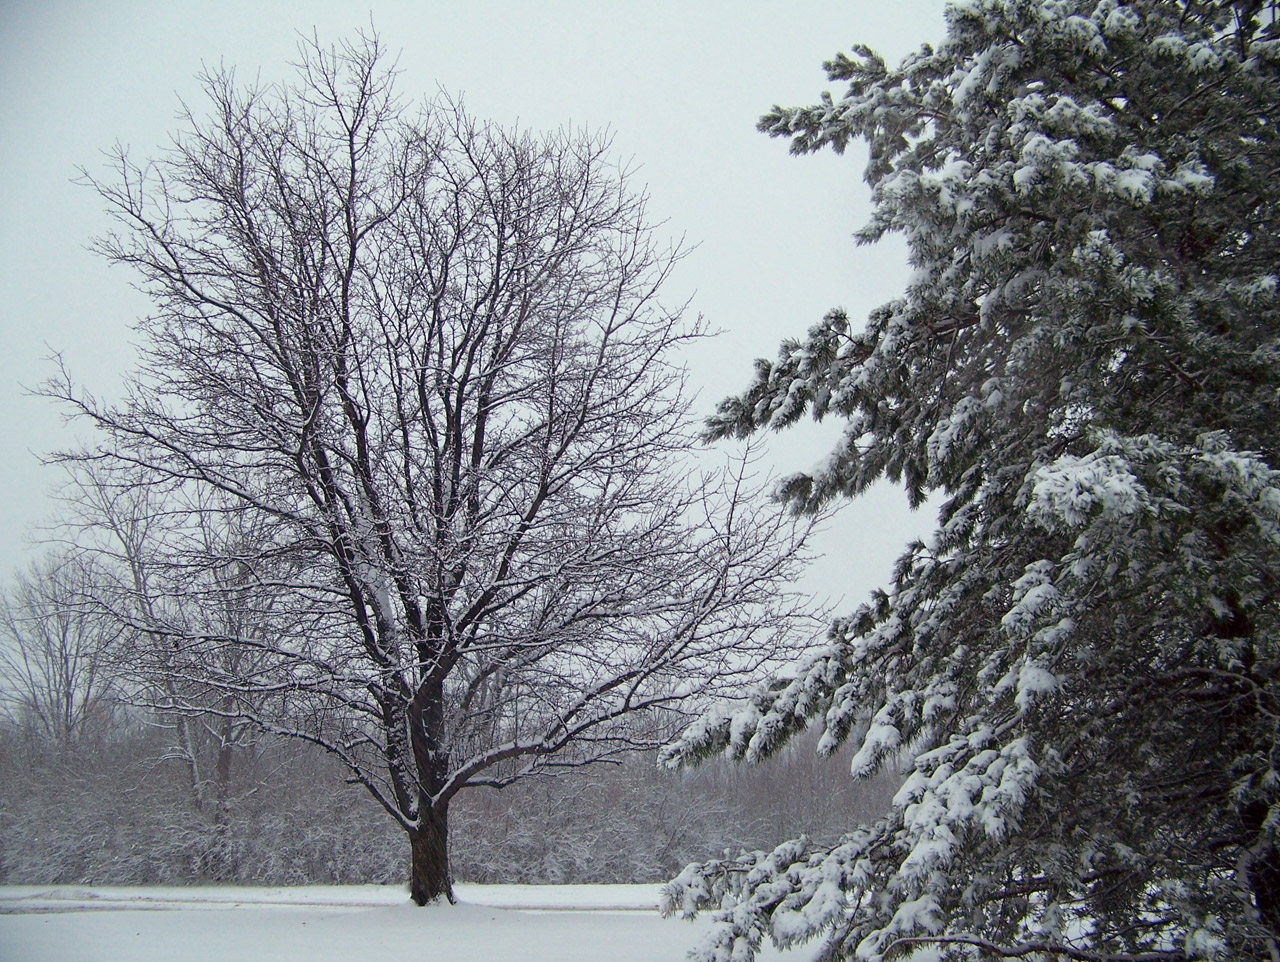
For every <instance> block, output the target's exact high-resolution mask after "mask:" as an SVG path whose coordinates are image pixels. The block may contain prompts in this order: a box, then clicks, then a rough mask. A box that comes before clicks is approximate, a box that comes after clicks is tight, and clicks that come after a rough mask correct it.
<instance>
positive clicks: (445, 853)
mask: <svg viewBox="0 0 1280 962" xmlns="http://www.w3.org/2000/svg"><path fill="white" fill-rule="evenodd" d="M421 825H422V827H421V828H419V829H418V830H417V831H414V832H410V833H409V849H410V851H411V853H412V858H411V861H410V868H409V895H410V897H411V898H412V899H413V901H414V903H415V904H417V905H426V904H427V903H428V902H434V901H435V900H436V899H438V898H440V897H441V896H442V895H443V896H444V897H445V898H446V899H448V900H449V902H450V903H452V902H454V901H455V899H454V897H453V879H452V878H451V877H450V874H449V805H448V803H447V802H446V803H445V804H444V805H441V806H438V807H435V808H432V807H428V806H424V807H423V809H422V819H421Z"/></svg>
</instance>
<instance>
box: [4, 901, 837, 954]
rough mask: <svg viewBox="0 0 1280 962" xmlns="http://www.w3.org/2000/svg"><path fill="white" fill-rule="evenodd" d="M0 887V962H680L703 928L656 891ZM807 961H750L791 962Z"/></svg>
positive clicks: (701, 922) (701, 923) (773, 952)
mask: <svg viewBox="0 0 1280 962" xmlns="http://www.w3.org/2000/svg"><path fill="white" fill-rule="evenodd" d="M457 895H458V899H459V904H457V905H453V906H447V905H441V906H432V907H429V908H426V909H418V908H416V907H414V906H413V905H411V904H410V903H409V900H408V897H407V895H406V892H405V889H404V888H402V887H399V886H383V885H351V886H305V887H299V888H242V887H199V888H170V887H154V888H131V887H117V886H78V885H77V886H0V962H64V960H75V962H295V960H296V962H360V960H364V959H371V960H379V959H416V960H422V962H452V960H455V959H456V960H466V962H505V960H520V962H577V960H583V962H586V960H590V962H633V960H634V962H667V960H670V962H680V960H683V959H684V956H685V953H686V952H688V951H689V949H691V948H692V947H693V946H694V945H695V944H697V942H698V940H699V938H700V937H701V935H702V933H704V932H705V931H706V923H705V921H697V922H694V923H689V922H682V921H679V920H674V919H671V920H667V919H663V918H662V917H661V916H659V915H658V911H657V904H658V886H656V885H458V886H457ZM813 954H814V949H813V948H810V949H809V950H808V951H800V952H796V953H786V954H783V953H778V952H776V951H775V950H772V949H771V948H769V949H766V951H765V952H763V953H762V954H761V956H760V958H761V959H762V960H767V959H781V958H791V957H794V958H797V959H804V958H806V957H809V956H811V955H813Z"/></svg>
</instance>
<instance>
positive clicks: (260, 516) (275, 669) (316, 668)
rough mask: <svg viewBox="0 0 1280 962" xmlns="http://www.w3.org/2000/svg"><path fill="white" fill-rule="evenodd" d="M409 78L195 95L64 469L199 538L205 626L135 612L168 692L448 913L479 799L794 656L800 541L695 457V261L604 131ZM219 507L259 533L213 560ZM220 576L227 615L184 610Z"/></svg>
mask: <svg viewBox="0 0 1280 962" xmlns="http://www.w3.org/2000/svg"><path fill="white" fill-rule="evenodd" d="M391 80H392V77H391V74H390V73H389V72H388V71H386V70H384V69H383V68H381V67H380V66H379V50H378V45H377V42H376V40H369V39H364V38H362V40H361V41H360V42H357V43H354V44H350V45H344V46H342V47H341V48H339V49H337V50H324V49H322V48H320V47H319V46H318V45H317V44H311V45H308V46H307V47H306V48H305V49H304V50H303V57H302V61H301V64H300V66H299V80H298V81H297V83H296V84H295V85H294V86H290V87H287V88H283V87H272V88H266V89H254V88H249V89H243V88H241V87H238V86H237V85H236V84H235V83H234V82H233V78H232V77H231V76H230V75H229V74H226V73H215V74H213V75H210V76H207V77H206V78H205V82H206V88H207V92H208V94H209V98H210V103H211V107H212V110H211V113H210V115H209V117H208V118H207V119H199V118H196V117H195V116H193V115H191V114H190V113H189V114H188V115H187V118H186V125H185V128H184V130H183V131H182V132H181V133H180V134H179V135H178V136H177V137H176V138H175V140H174V143H173V146H172V148H171V149H170V150H169V151H168V152H167V153H166V154H164V155H163V156H162V157H161V159H160V160H158V161H157V162H155V163H152V164H149V165H147V166H144V167H139V166H137V165H135V164H134V163H133V162H131V161H130V160H129V159H128V157H127V156H125V155H123V154H121V155H120V157H119V158H118V167H117V169H116V171H115V174H114V179H113V180H111V181H110V182H105V183H104V182H95V186H96V187H97V189H98V191H99V192H100V193H101V195H102V197H103V198H104V199H105V201H106V202H107V203H108V205H109V206H110V208H111V210H112V211H113V213H114V214H115V215H116V217H117V218H118V220H119V222H120V224H121V232H120V233H119V234H117V235H113V236H110V237H107V238H106V239H104V240H103V241H102V242H101V244H100V248H101V250H102V252H103V253H104V254H105V255H106V256H107V257H109V258H110V259H111V260H113V261H115V262H118V263H122V264H126V265H128V266H130V267H132V268H133V269H134V270H135V271H136V272H137V274H138V275H139V276H140V278H141V281H142V284H143V286H144V288H145V290H146V291H147V292H148V293H149V294H150V296H151V298H152V300H153V303H154V305H155V310H154V313H152V314H151V315H150V316H149V317H147V318H146V319H144V320H143V321H142V322H141V323H140V325H139V333H140V335H141V342H142V356H143V363H142V367H141V369H140V371H139V373H138V374H137V375H136V376H135V377H134V378H133V379H132V380H131V382H130V384H129V389H128V393H127V397H126V400H125V401H124V402H123V403H121V404H119V405H115V406H111V405H105V404H101V403H99V402H97V401H96V400H95V399H93V398H92V397H89V396H86V395H84V394H83V393H81V392H80V391H78V390H77V389H75V387H74V386H73V385H72V383H71V381H70V379H69V378H67V377H66V376H63V377H61V378H59V379H58V380H56V381H55V382H53V383H51V384H50V385H48V387H47V392H48V393H49V394H50V395H52V396H54V397H56V398H58V399H60V400H61V401H63V402H65V403H67V404H69V405H70V406H71V407H73V408H74V409H76V410H77V411H79V412H80V413H81V414H82V415H83V416H84V417H85V418H87V419H88V420H89V421H91V422H93V423H94V424H96V425H97V426H98V427H99V428H101V430H102V432H103V440H102V441H101V443H100V445H99V446H98V447H96V448H95V449H93V450H90V451H83V452H79V453H74V452H73V453H70V454H68V455H66V457H68V458H69V459H71V460H72V461H77V462H79V463H81V464H88V463H93V464H98V465H108V466H114V469H115V470H124V469H126V468H128V469H136V470H137V471H139V472H140V478H141V479H142V481H144V482H145V484H146V485H147V486H148V488H149V490H151V491H153V492H155V493H156V495H157V497H160V496H162V497H163V505H164V508H163V510H164V511H165V512H166V513H167V517H169V518H173V519H179V518H181V517H183V515H184V513H185V515H186V517H187V519H188V520H186V521H182V522H181V523H177V524H174V525H169V526H168V530H167V532H166V534H165V541H166V547H165V548H164V550H163V551H156V550H152V551H151V557H152V558H154V559H159V561H160V563H162V564H163V565H165V566H167V573H166V574H165V575H164V577H161V578H157V579H155V580H154V581H153V582H151V583H150V584H151V586H152V587H153V588H154V587H156V586H163V593H164V594H167V595H170V596H173V597H176V596H177V595H179V594H181V596H182V597H183V598H184V599H185V608H184V606H183V605H179V604H169V603H165V604H161V603H158V600H157V599H154V598H153V599H151V600H150V601H148V602H147V604H148V605H149V611H148V613H147V616H146V623H145V625H143V626H142V627H145V629H146V631H147V632H148V633H149V635H150V637H152V638H154V639H159V638H163V639H164V640H165V645H163V646H156V648H155V650H164V651H165V652H166V653H167V655H166V657H168V658H170V662H169V664H168V666H167V667H166V668H165V671H166V672H167V677H168V678H169V679H170V681H169V684H170V689H169V690H170V691H171V692H172V694H173V697H174V699H175V704H174V705H173V706H171V707H172V708H173V709H175V710H182V709H189V710H190V711H191V712H194V713H198V714H200V715H201V716H202V717H210V716H216V715H217V714H219V713H223V714H225V715H226V717H228V718H235V719H250V720H252V721H253V723H254V724H255V725H257V726H258V727H260V728H261V729H264V730H267V731H271V732H277V733H281V734H286V735H291V736H294V737H298V738H303V739H307V740H310V741H313V742H315V743H317V744H319V745H322V746H323V747H324V748H325V749H327V750H328V751H329V752H331V753H332V754H333V755H335V756H337V757H338V758H340V759H341V760H342V761H343V762H344V763H345V765H346V766H347V770H348V772H349V775H350V778H351V779H352V780H354V781H356V782H358V783H360V784H361V785H363V786H364V787H365V788H366V789H367V790H368V791H369V792H370V793H371V794H372V795H373V797H374V798H375V799H376V800H377V801H378V802H379V803H380V804H381V805H382V806H383V808H385V809H386V811H387V812H388V813H390V815H391V816H392V817H393V818H394V819H395V820H396V821H397V822H398V823H399V825H400V826H401V827H402V828H403V829H404V831H405V832H406V833H407V835H408V837H409V841H410V847H411V852H412V877H411V891H412V895H413V898H414V900H415V901H417V902H418V903H420V904H421V903H425V902H427V901H430V900H432V899H435V898H437V897H439V896H442V895H443V896H445V897H449V898H451V897H452V890H451V885H450V874H449V861H448V847H447V837H448V835H447V833H448V812H449V804H450V801H451V800H452V799H453V798H454V797H455V796H456V795H457V793H458V792H459V791H461V790H462V789H464V788H467V787H471V786H490V787H501V786H504V785H508V784H510V783H511V782H513V781H515V780H517V779H520V778H522V777H525V776H529V775H539V774H547V773H551V772H554V771H556V770H557V769H558V768H560V767H563V766H573V765H579V764H583V763H587V762H590V761H593V760H598V759H601V758H606V757H610V756H612V755H615V754H617V753H619V752H624V751H630V750H634V749H636V748H638V747H644V746H650V745H652V744H654V743H655V742H656V740H658V739H659V738H660V735H659V734H658V732H659V731H660V726H657V725H654V724H651V723H650V724H646V725H645V726H643V727H638V726H635V725H632V724H630V722H629V719H630V718H631V716H633V715H635V714H636V713H640V712H653V711H662V710H667V711H672V712H680V711H682V710H685V708H686V707H688V706H689V705H690V703H691V702H698V701H699V700H700V699H703V698H705V697H707V696H709V695H712V694H716V693H725V692H728V691H732V690H736V689H740V688H741V685H742V684H743V682H744V680H745V679H747V678H748V677H750V676H751V675H752V674H753V673H754V672H755V671H756V670H757V669H758V668H759V666H760V665H761V664H762V663H764V662H767V661H769V660H770V659H772V658H774V657H775V656H777V655H778V654H779V651H780V647H781V646H783V645H784V644H787V643H788V638H789V631H790V629H791V627H793V625H794V622H795V621H796V620H797V619H799V618H800V617H801V616H800V615H799V614H798V613H797V611H796V609H795V607H794V606H793V602H792V600H791V599H790V597H789V596H788V595H787V593H786V591H785V590H784V586H785V584H786V583H787V580H788V579H789V578H790V577H791V576H792V575H793V574H794V573H795V571H796V569H797V565H798V564H799V552H800V548H801V544H802V542H803V534H804V530H803V528H797V527H796V522H794V521H793V520H791V519H788V518H787V517H786V516H784V515H783V514H781V513H780V512H779V511H778V510H777V509H776V508H775V507H774V506H773V505H772V504H770V503H768V502H766V501H762V500H760V499H758V498H754V497H752V496H749V494H748V487H749V485H748V484H747V479H746V476H745V475H746V469H745V467H742V466H739V468H738V469H737V470H736V471H735V470H730V471H726V472H714V473H712V474H710V475H704V474H703V473H702V472H701V471H700V470H698V469H697V468H696V466H695V461H694V460H693V459H692V458H691V456H690V450H691V448H692V447H693V446H694V437H693V435H694V431H693V428H692V426H691V423H690V418H689V408H688V402H687V398H686V396H685V394H684V392H683V371H682V369H681V368H680V367H679V366H678V364H677V362H676V360H675V357H674V354H675V351H676V350H677V348H679V347H680V345H681V344H682V343H683V342H685V341H687V340H688V339H690V338H692V337H696V336H699V334H700V331H699V327H698V325H696V324H693V325H690V324H687V323H685V322H684V321H683V320H682V317H681V312H680V311H674V312H673V311H669V310H667V309H665V308H664V307H662V306H661V304H660V303H659V301H658V293H659V289H660V287H661V286H662V284H663V282H664V281H665V280H666V278H667V277H668V275H669V272H670V271H671V269H672V266H673V265H674V263H675V262H676V260H677V259H678V256H679V251H678V250H676V249H669V248H665V247H663V246H662V245H661V244H659V243H658V241H657V240H656V239H655V237H654V235H653V231H652V228H651V226H650V225H649V223H648V221H647V218H646V212H645V201H644V197H643V196H642V195H638V194H636V193H635V192H633V191H632V190H631V188H630V187H629V186H628V182H627V173H626V170H625V169H622V168H620V167H619V166H618V165H616V164H615V163H613V162H611V161H610V159H609V156H608V150H607V148H608V143H607V140H605V139H603V138H600V137H596V136H588V135H585V134H579V133H574V132H560V133H558V134H553V135H548V136H544V137H533V136H531V135H528V134H524V133H512V132H509V131H504V130H500V129H498V128H496V127H494V126H492V125H488V124H481V123H477V122H476V121H474V120H472V119H471V118H470V117H469V116H468V115H467V114H466V113H465V112H464V111H463V110H462V108H461V107H460V106H458V105H456V104H453V103H451V102H448V101H442V102H439V103H435V104H429V105H427V106H426V107H425V108H423V109H421V110H418V111H408V110H406V109H404V108H402V107H401V105H400V104H398V103H397V101H396V99H395V97H394V95H393V91H392V83H391ZM211 514H212V515H216V516H218V517H219V518H221V519H222V520H220V521H218V523H217V524H216V525H215V527H217V528H218V529H219V530H223V531H230V530H240V531H252V532H253V538H252V539H251V540H244V539H239V540H226V539H223V538H215V539H204V540H203V541H202V539H201V538H200V537H199V536H197V534H196V532H198V531H199V530H200V529H201V524H204V523H205V522H201V521H199V520H197V519H199V518H205V519H208V518H209V517H210V515H211ZM206 530H208V529H207V527H206ZM232 585H234V586H236V587H234V588H232V587H231V586H232ZM139 590H140V589H139ZM148 590H150V589H148ZM228 591H234V592H235V593H236V597H237V604H238V605H239V606H241V613H242V615H243V616H244V617H242V618H241V620H240V621H239V622H234V623H233V622H232V621H228V619H221V620H218V619H207V620H206V621H204V622H203V623H197V622H195V621H193V620H192V619H191V618H190V617H187V616H185V615H181V616H180V613H181V612H182V611H184V610H185V611H187V612H189V611H190V610H191V605H192V603H193V601H194V602H195V603H197V605H198V606H202V607H204V608H207V609H209V610H212V609H214V608H215V607H216V606H217V605H219V604H222V603H223V602H224V600H225V598H226V597H227V592H228ZM255 606H262V610H258V611H255V610H254V608H255ZM267 606H270V609H271V610H270V611H269V612H268V611H267V610H266V607H267ZM281 612H287V613H288V616H287V618H285V619H284V621H285V622H287V630H282V631H279V632H268V633H264V632H263V631H261V630H259V628H260V626H262V625H265V624H276V625H279V624H281V623H282V622H281V621H280V618H279V613H281ZM807 627H808V625H806V628H807ZM237 659H239V660H237ZM214 690H216V691H218V692H220V693H222V694H223V695H224V696H225V697H226V699H227V701H226V703H225V706H221V705H220V704H219V703H217V702H216V701H214V700H210V699H209V698H207V697H206V696H207V694H208V693H209V692H211V691H214ZM193 692H198V693H202V694H200V697H199V702H198V703H196V702H195V699H194V696H193V695H192V694H191V693H193ZM184 698H187V699H191V700H192V703H191V704H188V705H183V704H180V702H181V701H182V699H184ZM268 705H269V709H268V708H267V707H264V706H268Z"/></svg>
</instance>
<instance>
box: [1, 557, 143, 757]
mask: <svg viewBox="0 0 1280 962" xmlns="http://www.w3.org/2000/svg"><path fill="white" fill-rule="evenodd" d="M95 583H96V577H95V573H94V570H93V567H92V565H90V564H89V563H88V562H86V561H85V560H84V559H81V558H76V557H69V556H66V555H55V556H52V557H50V558H47V559H45V560H44V561H42V562H39V563H37V564H36V565H34V566H33V567H32V568H31V569H30V571H28V572H27V573H24V574H20V575H18V576H17V577H16V579H15V581H14V584H13V585H12V587H11V588H10V590H9V591H8V592H7V593H5V594H4V595H3V596H0V705H2V706H3V707H4V709H5V711H6V712H7V713H8V714H9V715H10V717H11V718H12V719H13V720H14V721H16V722H18V723H19V724H20V725H22V726H23V727H28V728H32V729H34V730H35V731H37V732H39V733H40V734H42V735H44V736H46V737H48V738H51V739H52V740H53V741H54V742H55V743H57V744H59V745H69V744H71V743H72V742H74V741H76V740H77V739H79V738H80V737H81V735H82V734H84V733H85V732H86V730H88V729H90V728H91V727H92V726H93V725H94V723H95V722H102V721H103V720H104V716H105V715H107V714H109V713H110V711H111V709H112V706H113V704H114V702H115V696H116V694H117V692H116V683H117V681H118V673H117V664H116V656H117V643H118V641H119V638H120V634H121V627H120V625H119V623H118V622H117V621H116V620H115V619H113V618H111V617H109V615H108V613H107V612H105V611H103V610H102V608H101V607H100V606H99V605H98V604H97V603H96V601H95V597H94V585H95Z"/></svg>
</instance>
